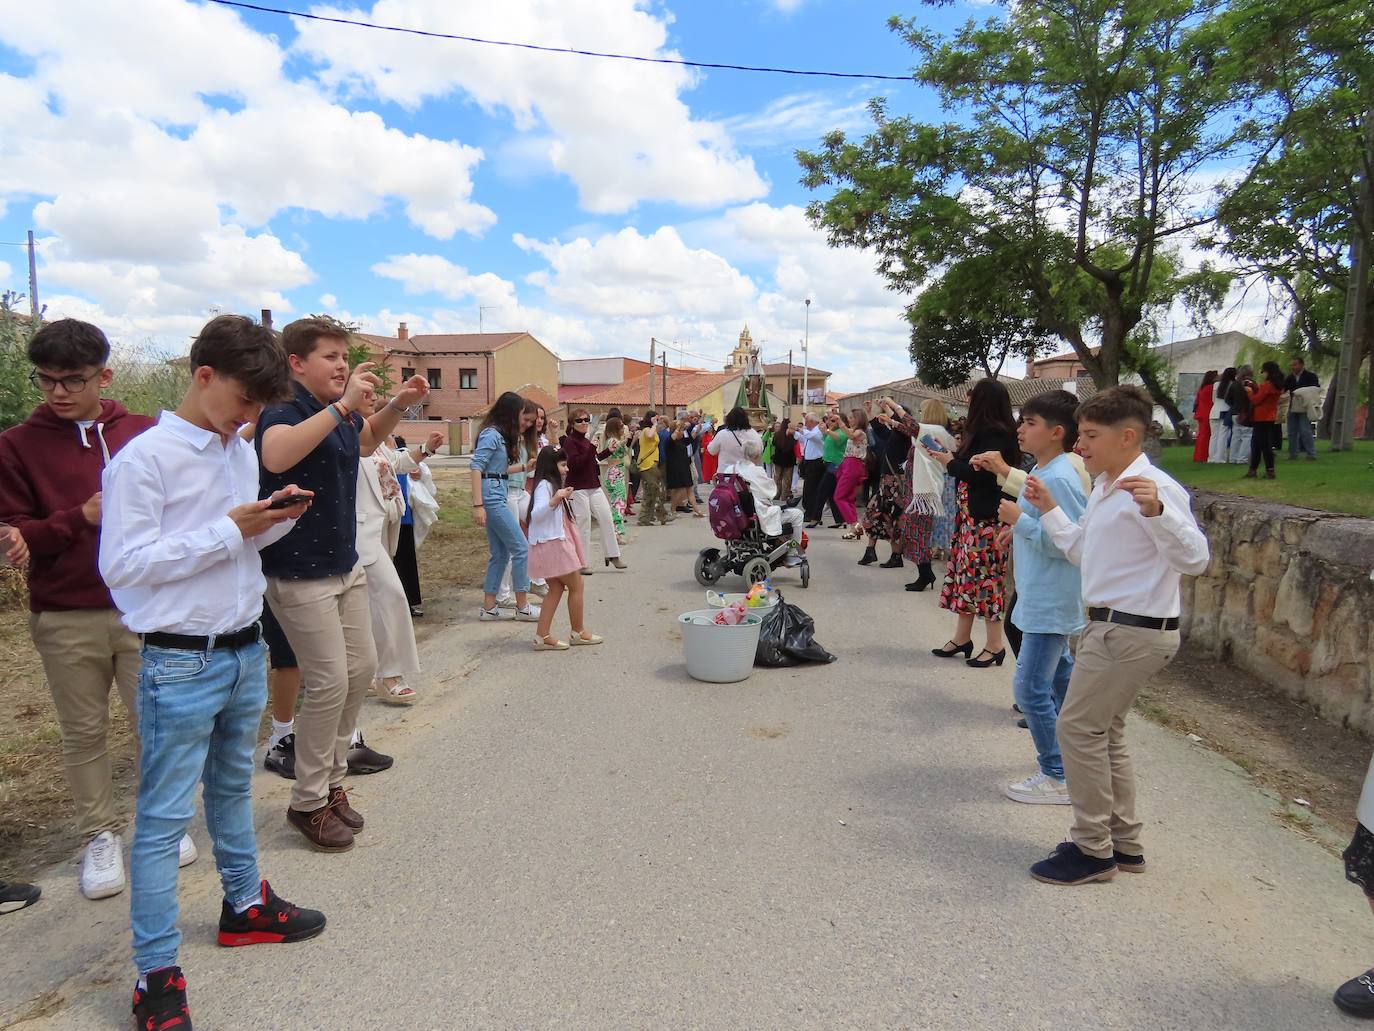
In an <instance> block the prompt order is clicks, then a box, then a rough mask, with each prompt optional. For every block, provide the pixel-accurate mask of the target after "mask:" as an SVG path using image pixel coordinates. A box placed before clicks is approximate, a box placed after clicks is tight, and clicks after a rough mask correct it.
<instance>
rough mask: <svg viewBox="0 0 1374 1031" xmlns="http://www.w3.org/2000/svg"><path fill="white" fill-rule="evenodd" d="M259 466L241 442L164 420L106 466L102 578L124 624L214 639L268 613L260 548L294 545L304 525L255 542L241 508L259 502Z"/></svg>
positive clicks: (286, 526)
mask: <svg viewBox="0 0 1374 1031" xmlns="http://www.w3.org/2000/svg"><path fill="white" fill-rule="evenodd" d="M257 497H258V460H257V456H256V455H255V454H254V452H253V445H252V444H250V443H248V442H247V441H246V440H243V439H242V438H240V437H238V436H234V437H231V438H230V439H229V441H228V443H227V444H226V443H225V442H224V440H223V438H222V437H220V435H219V434H218V433H215V432H213V431H212V430H205V429H201V428H200V427H199V426H195V425H192V424H191V423H189V422H187V421H186V420H185V419H182V418H181V417H180V416H178V415H176V414H175V413H173V412H163V413H162V416H161V418H160V419H159V420H158V423H157V425H156V426H154V427H153V428H152V429H150V430H148V431H147V432H146V433H143V434H141V435H140V436H137V437H135V438H134V439H133V440H132V441H130V442H129V443H128V444H127V445H125V447H124V448H123V450H121V451H120V452H119V454H117V455H115V458H114V461H112V462H111V463H110V464H109V465H108V466H106V467H105V475H104V496H103V498H102V502H101V520H100V575H101V576H103V577H104V578H105V584H106V586H108V587H109V588H110V594H111V595H112V596H113V597H114V603H115V606H116V607H117V608H118V609H119V611H120V612H121V613H123V616H124V624H125V626H127V627H128V628H129V629H130V630H132V631H134V633H138V634H147V633H153V632H155V631H162V632H165V633H176V634H193V635H196V636H208V635H210V634H224V633H230V632H232V631H234V630H240V629H242V628H243V627H246V626H249V625H251V624H252V623H254V622H256V621H257V619H258V618H259V617H260V616H261V615H262V595H263V591H265V590H266V589H267V581H266V580H265V579H264V577H263V575H262V560H261V559H260V558H259V557H258V549H259V548H263V547H266V546H267V545H268V544H271V543H273V542H274V541H277V540H280V539H281V538H282V537H284V536H285V535H286V534H287V532H288V531H290V530H291V528H292V527H293V526H295V525H296V522H295V520H294V519H288V520H286V521H285V522H283V523H279V524H277V525H276V526H274V527H272V528H271V529H269V530H268V531H267V532H265V533H262V534H259V535H258V536H257V537H254V538H253V539H252V540H251V541H245V540H244V539H243V535H242V534H241V533H239V528H238V525H237V524H236V523H235V522H234V521H233V520H232V519H230V518H229V516H228V512H229V510H230V509H231V508H237V507H238V506H239V505H246V504H248V503H249V502H250V501H256V500H257Z"/></svg>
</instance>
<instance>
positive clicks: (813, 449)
mask: <svg viewBox="0 0 1374 1031" xmlns="http://www.w3.org/2000/svg"><path fill="white" fill-rule="evenodd" d="M797 436H798V437H800V438H801V442H802V461H804V462H805V461H810V460H811V459H813V458H820V457H821V453H822V452H821V448H822V442H823V439H824V431H823V430H822V429H821V428H820V426H812V427H810V428H809V429H807V428H803V429H800V430H797Z"/></svg>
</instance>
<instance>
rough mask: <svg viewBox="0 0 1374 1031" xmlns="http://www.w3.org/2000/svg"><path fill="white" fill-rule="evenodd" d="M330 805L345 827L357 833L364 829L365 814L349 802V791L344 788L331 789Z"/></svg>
mask: <svg viewBox="0 0 1374 1031" xmlns="http://www.w3.org/2000/svg"><path fill="white" fill-rule="evenodd" d="M328 804H329V807H330V808H331V809H333V810H334V815H335V816H337V817H338V818H339V820H340V821H341V822H342V823H343V825H344V826H345V827H347V828H348V829H349V830H351V831H352V832H353V833H354V834H357V833H358V832H359V831H361V830H362V829H363V814H362V813H360V812H358V810H356V809H354V808H353V807H352V806H351V805H349V804H348V792H347V791H345V790H344V789H343V788H330V789H329V803H328Z"/></svg>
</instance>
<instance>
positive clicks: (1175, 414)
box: [1140, 369, 1193, 440]
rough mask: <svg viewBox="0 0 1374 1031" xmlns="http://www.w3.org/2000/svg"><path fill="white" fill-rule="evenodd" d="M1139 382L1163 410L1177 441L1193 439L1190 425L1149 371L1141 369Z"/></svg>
mask: <svg viewBox="0 0 1374 1031" xmlns="http://www.w3.org/2000/svg"><path fill="white" fill-rule="evenodd" d="M1140 380H1141V382H1142V383H1144V384H1145V389H1146V390H1148V391H1149V392H1150V397H1151V398H1152V399H1153V400H1154V402H1155V404H1157V405H1159V406H1160V407H1161V408H1163V409H1164V414H1165V415H1167V416H1168V417H1169V421H1170V422H1171V423H1173V425H1174V432H1175V433H1177V434H1178V439H1179V440H1192V439H1193V426H1192V423H1191V422H1190V421H1189V420H1188V419H1187V418H1186V417H1185V416H1184V414H1183V413H1182V412H1180V411H1179V410H1178V405H1176V404H1175V403H1174V399H1173V398H1172V397H1170V396H1169V392H1168V391H1167V390H1165V389H1164V385H1163V384H1162V383H1160V382H1159V379H1158V378H1157V377H1156V376H1155V374H1154V373H1153V372H1152V371H1150V370H1149V369H1142V370H1141V372H1140Z"/></svg>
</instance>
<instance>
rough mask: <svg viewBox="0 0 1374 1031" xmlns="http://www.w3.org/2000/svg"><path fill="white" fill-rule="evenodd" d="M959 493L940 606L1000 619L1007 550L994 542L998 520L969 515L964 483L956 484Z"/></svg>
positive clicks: (954, 610)
mask: <svg viewBox="0 0 1374 1031" xmlns="http://www.w3.org/2000/svg"><path fill="white" fill-rule="evenodd" d="M958 496H959V513H958V515H956V516H955V518H954V540H953V541H952V542H951V544H950V554H949V565H948V567H947V568H946V570H945V585H944V587H943V588H942V589H941V591H940V608H942V609H948V610H949V611H950V612H961V613H969V614H972V615H974V616H977V617H978V618H979V619H1001V618H1002V613H1003V612H1004V611H1005V610H1006V607H1007V596H1006V579H1007V553H1006V551H1005V550H1004V549H1003V548H1000V547H998V544H997V531H998V528H999V525H998V522H997V520H995V519H992V520H988V521H986V522H985V521H983V520H979V519H974V518H973V517H972V516H971V515H969V511H968V485H967V484H964V483H960V484H959V488H958Z"/></svg>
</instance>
